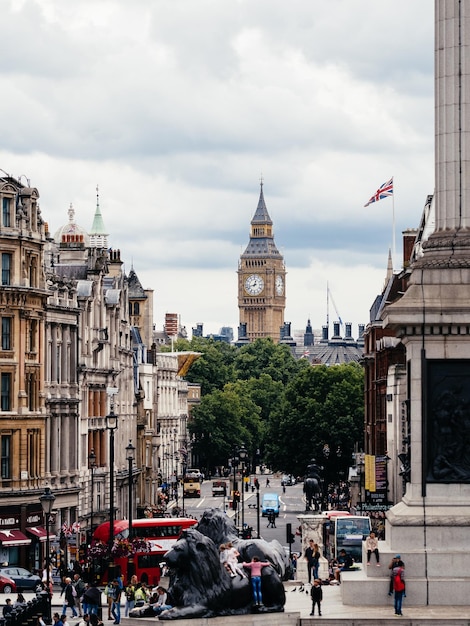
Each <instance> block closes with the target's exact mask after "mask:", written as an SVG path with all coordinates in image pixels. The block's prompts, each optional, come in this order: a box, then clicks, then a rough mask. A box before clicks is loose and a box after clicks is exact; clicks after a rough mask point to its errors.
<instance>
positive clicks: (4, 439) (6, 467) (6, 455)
mask: <svg viewBox="0 0 470 626" xmlns="http://www.w3.org/2000/svg"><path fill="white" fill-rule="evenodd" d="M0 446H1V469H0V471H1V478H3V479H5V478H11V435H2V436H1V444H0Z"/></svg>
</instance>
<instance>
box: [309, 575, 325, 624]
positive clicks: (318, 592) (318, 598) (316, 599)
mask: <svg viewBox="0 0 470 626" xmlns="http://www.w3.org/2000/svg"><path fill="white" fill-rule="evenodd" d="M310 596H311V598H312V612H311V613H310V615H315V606H317V607H318V615H321V602H322V600H323V589H322V588H321V580H319V579H318V578H315V580H314V581H313V585H312V588H311V589H310Z"/></svg>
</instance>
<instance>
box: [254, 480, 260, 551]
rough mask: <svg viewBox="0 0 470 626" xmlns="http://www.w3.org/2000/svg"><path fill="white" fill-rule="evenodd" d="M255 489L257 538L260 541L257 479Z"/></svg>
mask: <svg viewBox="0 0 470 626" xmlns="http://www.w3.org/2000/svg"><path fill="white" fill-rule="evenodd" d="M255 487H256V536H257V537H258V539H260V532H259V480H258V478H255Z"/></svg>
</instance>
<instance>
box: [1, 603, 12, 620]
mask: <svg viewBox="0 0 470 626" xmlns="http://www.w3.org/2000/svg"><path fill="white" fill-rule="evenodd" d="M12 611H13V605H12V603H11V598H7V599H6V600H5V606H4V607H3V610H2V614H3V617H6V616H7V615H10V613H11V612H12Z"/></svg>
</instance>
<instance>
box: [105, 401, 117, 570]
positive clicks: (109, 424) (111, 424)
mask: <svg viewBox="0 0 470 626" xmlns="http://www.w3.org/2000/svg"><path fill="white" fill-rule="evenodd" d="M117 426H118V416H117V415H116V414H115V413H114V407H111V411H110V413H109V415H107V416H106V428H107V429H108V430H109V541H108V546H109V566H108V580H113V578H114V559H113V552H112V549H113V544H114V431H115V430H116V428H117Z"/></svg>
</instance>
